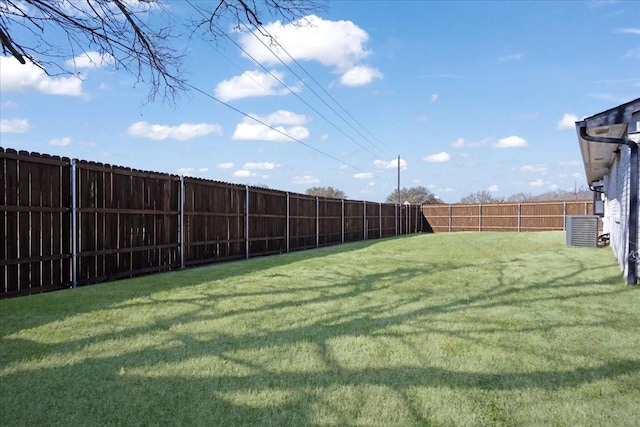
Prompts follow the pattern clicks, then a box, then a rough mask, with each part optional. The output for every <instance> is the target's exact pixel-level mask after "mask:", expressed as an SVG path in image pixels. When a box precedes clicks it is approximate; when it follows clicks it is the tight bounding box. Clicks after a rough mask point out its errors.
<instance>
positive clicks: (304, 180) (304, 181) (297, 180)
mask: <svg viewBox="0 0 640 427" xmlns="http://www.w3.org/2000/svg"><path fill="white" fill-rule="evenodd" d="M292 182H293V183H294V184H298V185H309V184H317V183H319V182H320V180H319V179H318V178H316V177H314V176H313V175H303V176H294V177H293V179H292Z"/></svg>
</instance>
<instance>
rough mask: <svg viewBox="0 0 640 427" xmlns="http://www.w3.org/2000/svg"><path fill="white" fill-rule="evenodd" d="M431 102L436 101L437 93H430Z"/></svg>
mask: <svg viewBox="0 0 640 427" xmlns="http://www.w3.org/2000/svg"><path fill="white" fill-rule="evenodd" d="M430 98H431V102H436V101H437V100H438V98H440V95H438V94H437V93H433V94H431V97H430Z"/></svg>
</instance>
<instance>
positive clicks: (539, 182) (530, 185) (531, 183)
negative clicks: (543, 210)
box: [529, 178, 545, 187]
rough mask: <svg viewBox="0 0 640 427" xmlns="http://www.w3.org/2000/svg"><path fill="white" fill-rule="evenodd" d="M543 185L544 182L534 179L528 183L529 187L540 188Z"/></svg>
mask: <svg viewBox="0 0 640 427" xmlns="http://www.w3.org/2000/svg"><path fill="white" fill-rule="evenodd" d="M544 185H545V182H544V181H543V180H541V179H540V178H538V179H536V180H535V181H531V182H530V183H529V187H542V186H544Z"/></svg>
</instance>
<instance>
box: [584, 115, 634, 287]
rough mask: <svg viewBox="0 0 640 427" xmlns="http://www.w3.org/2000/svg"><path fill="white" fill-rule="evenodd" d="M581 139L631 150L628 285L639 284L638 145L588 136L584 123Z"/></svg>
mask: <svg viewBox="0 0 640 427" xmlns="http://www.w3.org/2000/svg"><path fill="white" fill-rule="evenodd" d="M580 138H582V139H584V140H585V141H589V142H601V143H603V144H625V145H626V146H628V147H629V148H630V149H631V154H630V157H629V181H630V182H629V254H628V255H627V269H628V272H627V284H628V285H635V284H637V282H638V277H637V272H638V269H637V263H638V258H639V257H638V144H636V143H635V142H634V141H633V140H631V139H629V138H627V137H625V138H607V137H601V136H591V135H589V134H587V127H586V126H585V125H584V123H583V124H582V125H581V126H580Z"/></svg>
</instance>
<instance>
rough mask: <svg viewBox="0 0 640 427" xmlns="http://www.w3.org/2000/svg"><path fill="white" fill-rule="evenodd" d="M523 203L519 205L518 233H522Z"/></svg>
mask: <svg viewBox="0 0 640 427" xmlns="http://www.w3.org/2000/svg"><path fill="white" fill-rule="evenodd" d="M521 218H522V203H518V233H519V232H520V226H521V223H522V219H521Z"/></svg>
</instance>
